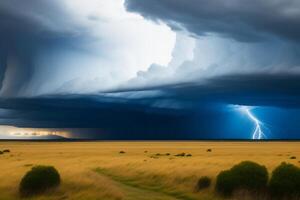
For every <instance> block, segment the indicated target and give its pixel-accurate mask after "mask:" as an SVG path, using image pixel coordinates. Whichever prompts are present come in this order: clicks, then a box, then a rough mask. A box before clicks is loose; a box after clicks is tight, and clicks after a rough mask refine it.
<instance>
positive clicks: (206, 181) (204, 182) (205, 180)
mask: <svg viewBox="0 0 300 200" xmlns="http://www.w3.org/2000/svg"><path fill="white" fill-rule="evenodd" d="M210 184H211V179H210V178H209V177H207V176H202V177H201V178H200V179H199V180H198V183H197V190H198V191H199V190H203V189H205V188H208V187H209V186H210Z"/></svg>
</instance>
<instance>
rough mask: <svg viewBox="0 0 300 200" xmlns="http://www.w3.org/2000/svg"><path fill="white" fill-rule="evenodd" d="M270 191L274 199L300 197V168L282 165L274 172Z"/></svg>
mask: <svg viewBox="0 0 300 200" xmlns="http://www.w3.org/2000/svg"><path fill="white" fill-rule="evenodd" d="M269 189H270V192H271V195H272V196H274V197H287V196H296V195H300V168H299V167H296V166H295V165H292V164H287V163H281V165H279V166H278V167H277V168H276V169H274V171H273V172H272V177H271V179H270V183H269Z"/></svg>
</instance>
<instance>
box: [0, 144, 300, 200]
mask: <svg viewBox="0 0 300 200" xmlns="http://www.w3.org/2000/svg"><path fill="white" fill-rule="evenodd" d="M3 149H9V150H10V153H4V154H2V155H0V180H1V181H0V199H1V200H14V199H20V197H19V194H18V185H19V183H20V180H21V178H22V177H23V175H24V174H25V173H26V172H27V171H28V170H30V169H31V167H32V166H34V165H52V166H54V167H55V168H56V169H57V170H58V171H59V173H60V175H61V179H62V183H61V185H60V186H59V187H58V188H57V189H55V190H53V191H48V192H46V193H45V194H44V195H39V196H35V197H32V198H29V199H34V200H58V199H61V200H63V199H74V200H77V199H78V200H95V199H99V200H100V199H101V200H173V199H188V200H193V199H195V200H196V199H199V200H202V199H203V200H210V199H211V200H219V199H222V198H221V197H219V196H218V195H216V194H215V193H214V181H215V177H216V176H217V174H218V173H219V172H220V171H222V170H225V169H228V168H230V167H232V166H233V165H234V164H237V163H239V162H240V161H244V160H251V161H255V162H258V163H260V164H263V165H265V166H266V167H267V168H268V170H269V173H271V171H272V170H273V169H274V168H275V167H276V166H277V165H279V164H280V163H281V162H284V161H285V162H289V163H292V164H295V165H297V166H300V142H209V141H203V142H197V141H196V142H184V141H182V142H181V141H161V142H158V141H136V142H105V141H104V142H0V150H3ZM208 149H211V151H208ZM182 153H185V156H180V155H181V154H182ZM188 154H190V155H188ZM187 155H188V156H187ZM291 157H294V158H293V159H291ZM201 176H209V177H211V178H212V180H213V184H212V186H211V187H210V188H209V189H205V190H203V191H200V192H199V191H197V190H196V189H195V186H196V184H197V180H198V179H199V177H201Z"/></svg>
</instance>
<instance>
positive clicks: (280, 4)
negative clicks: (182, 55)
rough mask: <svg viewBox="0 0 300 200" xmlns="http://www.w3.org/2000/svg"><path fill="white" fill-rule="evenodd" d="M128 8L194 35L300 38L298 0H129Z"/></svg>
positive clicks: (238, 38)
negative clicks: (213, 34) (214, 34)
mask: <svg viewBox="0 0 300 200" xmlns="http://www.w3.org/2000/svg"><path fill="white" fill-rule="evenodd" d="M125 5H126V7H127V10H128V11H132V12H138V13H140V14H142V15H143V16H144V17H146V18H149V19H152V20H154V21H163V22H165V23H167V24H169V25H170V26H171V27H173V28H174V29H182V28H184V29H187V30H188V31H190V32H192V33H194V34H195V35H205V34H208V33H216V34H220V35H222V36H225V37H231V38H234V39H236V40H239V41H244V42H251V41H258V40H263V39H264V40H265V39H269V38H270V36H271V37H272V36H275V37H279V38H284V39H288V40H293V41H297V42H299V41H300V20H299V18H300V2H299V1H297V0H275V1H274V0H264V1H262V0H254V1H248V0H242V1H241V0H227V1H223V0H211V1H205V0H186V1H181V0H144V1H139V0H126V3H125Z"/></svg>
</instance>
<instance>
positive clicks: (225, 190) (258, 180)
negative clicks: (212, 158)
mask: <svg viewBox="0 0 300 200" xmlns="http://www.w3.org/2000/svg"><path fill="white" fill-rule="evenodd" d="M267 183H268V171H267V169H266V167H265V166H262V165H259V164H257V163H254V162H251V161H244V162H241V163H239V164H237V165H235V166H233V167H232V168H231V169H230V170H227V171H223V172H221V173H220V174H219V175H218V176H217V181H216V190H217V191H218V192H219V193H221V194H223V195H225V196H230V195H232V193H233V192H234V191H236V190H239V189H242V190H248V191H250V192H259V191H261V190H263V189H265V188H266V186H267Z"/></svg>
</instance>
